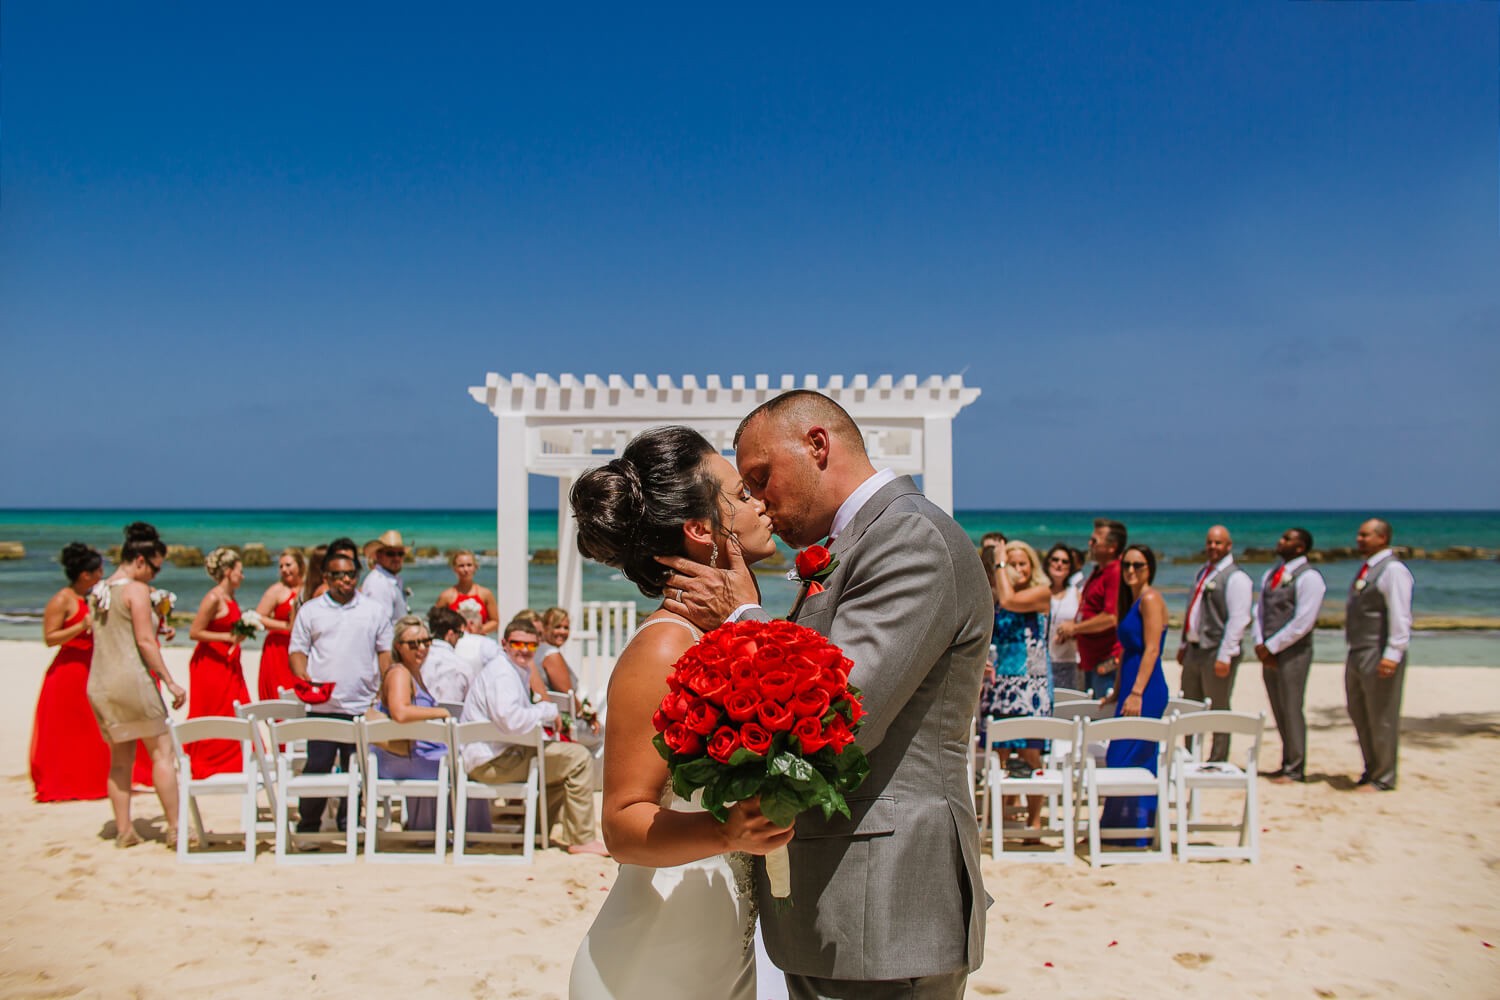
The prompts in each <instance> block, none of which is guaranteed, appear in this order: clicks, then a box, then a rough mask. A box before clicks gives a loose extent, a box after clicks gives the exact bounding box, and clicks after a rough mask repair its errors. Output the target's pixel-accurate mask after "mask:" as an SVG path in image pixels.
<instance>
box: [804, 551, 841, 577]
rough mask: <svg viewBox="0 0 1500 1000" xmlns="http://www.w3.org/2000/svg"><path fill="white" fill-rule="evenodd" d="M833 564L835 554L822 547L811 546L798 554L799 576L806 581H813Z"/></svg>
mask: <svg viewBox="0 0 1500 1000" xmlns="http://www.w3.org/2000/svg"><path fill="white" fill-rule="evenodd" d="M831 562H833V554H832V553H830V552H829V551H828V550H827V549H825V548H824V547H823V546H821V545H809V546H808V547H807V548H805V549H803V550H802V551H801V552H798V553H797V575H798V576H799V577H801V578H802V579H804V580H811V579H812V578H813V577H815V576H817V575H818V574H819V573H821V572H823V571H824V570H825V569H827V568H828V564H829V563H831Z"/></svg>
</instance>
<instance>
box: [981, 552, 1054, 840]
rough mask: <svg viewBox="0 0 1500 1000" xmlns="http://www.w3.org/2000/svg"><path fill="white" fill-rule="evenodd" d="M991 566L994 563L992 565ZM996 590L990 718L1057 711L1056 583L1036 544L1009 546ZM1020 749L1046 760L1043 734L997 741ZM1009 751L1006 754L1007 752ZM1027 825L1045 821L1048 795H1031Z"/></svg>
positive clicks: (995, 576)
mask: <svg viewBox="0 0 1500 1000" xmlns="http://www.w3.org/2000/svg"><path fill="white" fill-rule="evenodd" d="M987 568H988V567H987ZM990 585H991V587H993V588H994V592H995V633H994V639H993V644H994V647H995V672H994V676H993V677H992V678H989V679H987V680H986V682H985V685H984V688H983V690H982V691H981V692H980V697H979V708H980V712H981V714H982V715H983V716H984V717H985V718H990V719H1014V718H1033V717H1041V716H1047V715H1051V714H1052V682H1051V677H1050V673H1049V671H1048V669H1047V615H1048V612H1050V611H1051V609H1052V588H1051V586H1050V585H1049V584H1048V583H1047V578H1046V576H1045V575H1044V574H1043V573H1042V565H1041V559H1040V558H1039V557H1038V556H1037V554H1036V549H1034V548H1032V547H1031V546H1030V545H1028V544H1026V543H1025V542H1022V541H1014V542H1009V543H1007V544H1006V546H1005V561H1004V563H1003V564H1002V565H1000V566H996V567H995V568H994V570H993V572H991V574H990ZM995 746H996V747H999V748H1001V749H1002V750H1010V749H1014V750H1016V751H1017V753H1018V755H1019V756H1020V758H1021V759H1022V760H1023V761H1025V762H1026V764H1027V765H1029V766H1030V767H1032V768H1039V767H1041V766H1042V751H1043V750H1044V749H1045V748H1044V747H1043V745H1042V741H1041V740H1015V741H1009V742H1002V743H996V744H995ZM1002 756H1003V754H1002ZM1026 818H1027V825H1028V826H1030V827H1032V828H1034V829H1037V828H1040V827H1041V825H1042V797H1041V796H1040V795H1030V796H1027V799H1026Z"/></svg>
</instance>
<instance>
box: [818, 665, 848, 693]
mask: <svg viewBox="0 0 1500 1000" xmlns="http://www.w3.org/2000/svg"><path fill="white" fill-rule="evenodd" d="M817 685H818V687H820V688H822V689H823V690H824V691H827V692H828V697H830V698H841V697H843V696H844V694H845V692H847V691H848V689H849V679H848V678H847V677H846V676H844V675H843V674H842V673H840V672H839V671H837V670H831V669H829V668H827V667H824V668H823V671H822V672H821V673H819V674H818V680H817Z"/></svg>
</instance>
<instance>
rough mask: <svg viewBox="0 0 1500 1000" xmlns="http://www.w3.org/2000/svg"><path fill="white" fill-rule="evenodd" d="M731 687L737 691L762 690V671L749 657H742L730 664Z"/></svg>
mask: <svg viewBox="0 0 1500 1000" xmlns="http://www.w3.org/2000/svg"><path fill="white" fill-rule="evenodd" d="M729 686H730V687H732V688H734V689H735V690H736V691H743V690H750V691H759V690H760V671H759V670H757V669H756V668H755V663H754V661H752V660H751V659H750V658H749V657H746V656H742V657H740V658H739V659H737V660H731V661H730V662H729Z"/></svg>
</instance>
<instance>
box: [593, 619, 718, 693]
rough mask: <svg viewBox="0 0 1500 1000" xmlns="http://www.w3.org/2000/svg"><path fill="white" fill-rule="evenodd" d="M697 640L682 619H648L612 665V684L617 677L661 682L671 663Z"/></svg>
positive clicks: (695, 634)
mask: <svg viewBox="0 0 1500 1000" xmlns="http://www.w3.org/2000/svg"><path fill="white" fill-rule="evenodd" d="M697 641H698V635H697V633H696V632H694V631H693V630H692V629H691V628H689V627H688V626H687V625H686V623H684V622H683V621H682V620H681V619H678V618H673V617H671V616H670V615H661V616H653V617H651V618H648V619H647V620H646V622H645V623H644V624H643V625H642V626H641V628H640V629H639V630H638V631H637V632H636V634H635V637H634V638H633V639H631V640H630V643H629V645H627V646H626V647H625V649H624V651H623V652H622V653H621V654H620V659H619V661H618V662H616V663H615V669H614V672H613V674H612V675H611V678H610V680H611V685H613V682H614V680H615V679H616V678H626V679H631V680H634V679H640V680H642V681H649V682H652V683H656V684H660V683H662V682H663V680H664V679H665V677H666V675H667V673H668V672H669V671H670V670H671V669H672V664H674V663H676V662H677V660H678V658H679V657H681V656H682V654H683V653H685V652H687V651H688V650H689V649H691V648H692V647H693V645H694V644H695V643H696V642H697Z"/></svg>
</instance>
